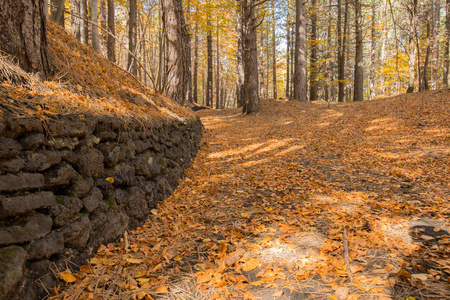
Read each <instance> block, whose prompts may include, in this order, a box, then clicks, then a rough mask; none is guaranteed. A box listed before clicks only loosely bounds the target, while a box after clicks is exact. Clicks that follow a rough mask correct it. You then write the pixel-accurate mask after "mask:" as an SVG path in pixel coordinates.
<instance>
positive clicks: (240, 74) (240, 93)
mask: <svg viewBox="0 0 450 300" xmlns="http://www.w3.org/2000/svg"><path fill="white" fill-rule="evenodd" d="M449 1H450V0H449ZM237 15H238V20H237V22H236V23H237V26H236V31H237V35H238V43H237V50H236V58H237V81H238V84H237V92H236V96H237V98H236V104H237V106H238V107H243V106H244V77H245V76H244V28H243V26H244V20H243V15H244V14H243V12H242V5H239V11H238V14H237Z"/></svg>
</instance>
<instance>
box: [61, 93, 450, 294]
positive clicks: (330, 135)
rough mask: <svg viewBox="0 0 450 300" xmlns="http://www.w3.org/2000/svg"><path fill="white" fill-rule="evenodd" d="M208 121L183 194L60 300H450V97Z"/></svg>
mask: <svg viewBox="0 0 450 300" xmlns="http://www.w3.org/2000/svg"><path fill="white" fill-rule="evenodd" d="M200 115H201V118H202V121H203V124H204V125H205V133H204V139H203V141H202V146H201V149H200V152H199V153H198V156H197V158H196V160H195V163H194V165H193V166H192V167H191V168H190V169H189V170H187V177H186V178H185V179H183V180H182V181H181V182H180V186H179V187H178V188H177V189H176V191H175V192H174V194H173V195H172V196H171V197H170V198H168V199H166V200H165V201H164V202H163V203H161V204H160V205H159V206H158V208H157V209H154V210H153V211H152V215H151V216H150V218H149V220H148V222H147V223H146V224H145V225H144V226H142V227H140V228H138V229H136V230H134V231H132V232H129V234H128V235H125V236H124V238H123V239H122V240H121V241H120V242H119V243H116V244H113V243H112V244H108V245H105V246H102V247H101V248H100V249H99V250H98V252H97V254H96V255H95V257H94V258H92V259H91V260H90V264H89V265H85V266H81V269H80V271H79V272H77V273H75V272H73V273H72V271H70V270H66V271H64V270H59V271H60V272H61V273H59V276H60V278H61V279H62V285H61V286H60V287H58V288H55V290H54V291H53V293H54V295H55V296H54V299H63V298H68V299H338V300H342V299H402V300H404V299H408V300H414V299H416V300H419V299H450V298H449V295H450V234H449V232H450V117H449V116H450V93H448V92H445V93H444V92H430V93H427V94H413V95H408V96H406V95H401V96H398V97H394V98H390V99H381V100H376V101H367V102H363V103H342V104H331V105H330V106H328V105H327V104H326V103H322V102H320V101H319V102H316V103H298V102H294V101H284V100H264V101H262V102H261V108H260V111H259V112H258V113H255V114H252V115H242V114H241V113H240V110H237V109H235V110H219V111H214V110H211V111H201V112H200ZM344 233H345V237H344ZM346 252H348V255H349V257H348V260H347V259H346V258H345V256H346ZM63 281H66V283H65V284H64V282H63Z"/></svg>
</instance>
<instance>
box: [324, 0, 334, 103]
mask: <svg viewBox="0 0 450 300" xmlns="http://www.w3.org/2000/svg"><path fill="white" fill-rule="evenodd" d="M331 8H332V0H328V15H329V18H328V26H327V49H326V53H325V57H326V59H327V62H326V67H325V68H326V70H325V72H326V83H325V101H327V102H330V101H333V84H332V82H333V72H332V70H331V20H332V18H331V16H332V9H331Z"/></svg>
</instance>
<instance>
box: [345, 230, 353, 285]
mask: <svg viewBox="0 0 450 300" xmlns="http://www.w3.org/2000/svg"><path fill="white" fill-rule="evenodd" d="M343 235H344V238H343V240H344V261H345V269H346V271H347V275H348V278H349V279H350V281H351V282H353V278H352V273H351V272H350V270H349V268H348V266H349V263H350V256H349V254H348V240H347V237H348V229H347V226H346V227H344V233H343Z"/></svg>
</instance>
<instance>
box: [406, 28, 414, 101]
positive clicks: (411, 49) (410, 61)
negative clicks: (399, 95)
mask: <svg viewBox="0 0 450 300" xmlns="http://www.w3.org/2000/svg"><path fill="white" fill-rule="evenodd" d="M408 49H409V51H408V52H409V53H408V69H409V80H408V89H407V90H406V92H407V93H412V92H414V79H415V78H414V67H415V63H416V62H415V58H416V51H415V47H414V37H413V36H411V37H410V38H409V47H408Z"/></svg>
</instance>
